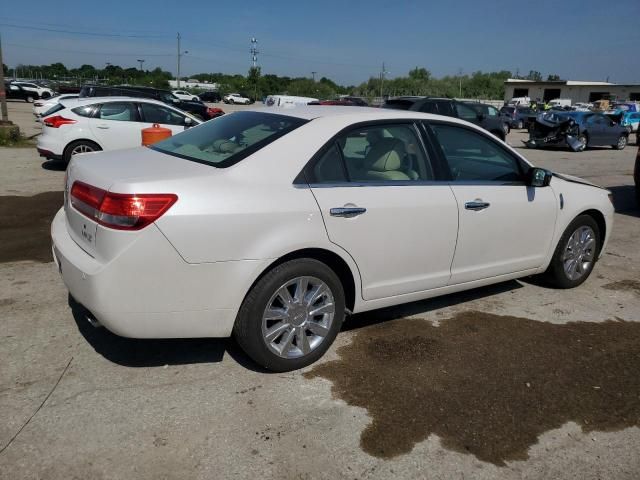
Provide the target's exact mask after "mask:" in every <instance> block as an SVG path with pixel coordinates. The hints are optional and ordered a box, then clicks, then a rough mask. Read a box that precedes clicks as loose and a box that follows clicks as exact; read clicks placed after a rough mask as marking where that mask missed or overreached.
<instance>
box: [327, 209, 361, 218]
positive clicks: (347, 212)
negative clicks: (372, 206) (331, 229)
mask: <svg viewBox="0 0 640 480" xmlns="http://www.w3.org/2000/svg"><path fill="white" fill-rule="evenodd" d="M366 211H367V209H366V208H362V207H338V208H332V209H331V210H329V213H330V214H331V216H332V217H347V218H350V217H357V216H358V215H362V214H363V213H364V212H366Z"/></svg>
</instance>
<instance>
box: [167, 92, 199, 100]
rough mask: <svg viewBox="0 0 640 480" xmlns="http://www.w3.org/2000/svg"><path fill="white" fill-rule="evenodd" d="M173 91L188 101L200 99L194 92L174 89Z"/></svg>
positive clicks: (181, 98)
mask: <svg viewBox="0 0 640 480" xmlns="http://www.w3.org/2000/svg"><path fill="white" fill-rule="evenodd" d="M171 93H173V94H174V95H175V96H176V97H178V98H179V99H180V100H187V101H193V102H199V101H200V97H198V96H197V95H194V94H193V93H189V92H187V91H185V90H173V91H172V92H171Z"/></svg>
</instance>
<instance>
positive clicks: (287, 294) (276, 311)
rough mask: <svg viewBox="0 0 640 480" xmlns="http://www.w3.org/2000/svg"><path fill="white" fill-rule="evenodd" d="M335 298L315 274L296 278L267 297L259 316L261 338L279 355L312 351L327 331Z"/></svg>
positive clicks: (333, 310)
mask: <svg viewBox="0 0 640 480" xmlns="http://www.w3.org/2000/svg"><path fill="white" fill-rule="evenodd" d="M334 316H335V300H334V296H333V293H332V292H331V289H330V288H329V287H328V286H327V284H326V283H324V282H323V281H322V280H320V279H318V278H316V277H309V276H304V277H296V278H294V279H292V280H290V281H288V282H287V283H285V284H284V285H282V286H281V287H280V288H278V289H277V290H276V292H275V293H274V294H273V295H272V296H271V298H270V300H269V302H268V303H267V306H266V308H265V310H264V313H263V315H262V338H263V341H264V342H265V344H266V345H267V348H268V349H269V350H270V351H271V352H273V353H275V354H276V355H278V356H279V357H281V358H287V359H290V358H299V357H303V356H305V355H307V354H309V353H310V352H312V351H313V350H315V349H316V348H317V347H318V346H320V344H322V342H323V341H324V340H325V337H326V336H327V335H328V334H329V331H330V330H331V324H332V323H333V319H334Z"/></svg>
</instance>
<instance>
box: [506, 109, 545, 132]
mask: <svg viewBox="0 0 640 480" xmlns="http://www.w3.org/2000/svg"><path fill="white" fill-rule="evenodd" d="M500 112H501V113H502V114H504V115H506V116H507V117H508V118H509V122H510V126H511V128H517V129H523V128H529V125H530V124H532V123H533V122H534V121H535V119H536V116H537V115H538V112H536V111H534V110H533V109H532V108H531V107H526V106H520V105H512V106H509V105H505V106H504V107H502V108H500Z"/></svg>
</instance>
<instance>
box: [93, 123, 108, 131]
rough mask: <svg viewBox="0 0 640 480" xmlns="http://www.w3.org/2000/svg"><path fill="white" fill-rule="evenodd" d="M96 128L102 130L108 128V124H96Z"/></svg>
mask: <svg viewBox="0 0 640 480" xmlns="http://www.w3.org/2000/svg"><path fill="white" fill-rule="evenodd" d="M96 128H100V129H102V130H107V129H108V128H109V125H105V124H104V123H103V124H101V125H96Z"/></svg>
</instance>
